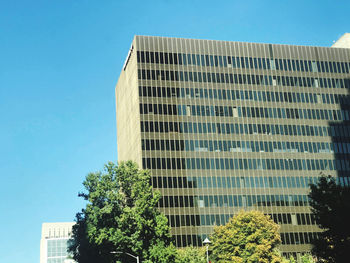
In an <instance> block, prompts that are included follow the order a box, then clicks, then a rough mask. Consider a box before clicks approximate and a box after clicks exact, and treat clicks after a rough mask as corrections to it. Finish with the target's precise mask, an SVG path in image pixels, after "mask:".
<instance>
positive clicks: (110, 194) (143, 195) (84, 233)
mask: <svg viewBox="0 0 350 263" xmlns="http://www.w3.org/2000/svg"><path fill="white" fill-rule="evenodd" d="M149 180H150V175H149V172H148V171H144V170H140V169H138V167H137V165H136V164H135V163H133V162H131V161H128V162H122V163H120V164H119V166H118V167H117V166H116V165H114V164H113V163H108V164H107V165H105V169H104V171H103V172H97V173H90V174H88V175H87V177H86V179H85V181H84V182H83V185H84V187H85V190H86V192H83V193H80V194H79V196H80V197H82V198H84V200H86V201H87V205H86V207H85V209H83V210H82V212H81V213H78V214H77V215H76V221H77V224H76V226H75V227H74V228H73V237H72V239H71V241H70V246H69V250H70V251H71V252H72V254H73V258H74V259H75V260H76V261H77V262H79V263H89V262H102V263H105V262H106V263H109V262H115V261H116V260H121V261H123V262H124V261H125V262H131V259H130V257H128V256H127V255H125V254H111V252H112V251H121V252H128V253H130V254H133V255H138V256H139V257H140V260H141V262H166V261H164V259H166V260H167V262H171V261H174V260H175V254H176V252H175V248H173V247H172V246H169V245H170V244H171V242H170V239H171V235H170V232H169V230H170V229H169V226H168V222H167V218H166V217H165V216H164V215H163V214H161V213H160V212H159V211H158V210H157V209H156V207H157V203H158V201H159V199H160V194H159V193H158V192H155V191H153V190H152V187H151V186H150V185H149Z"/></svg>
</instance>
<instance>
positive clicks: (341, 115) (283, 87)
mask: <svg viewBox="0 0 350 263" xmlns="http://www.w3.org/2000/svg"><path fill="white" fill-rule="evenodd" d="M344 43H346V41H344ZM349 62H350V49H349V48H334V47H329V48H328V47H312V46H292V45H276V44H256V43H242V42H227V41H212V40H194V39H180V38H165V37H149V36H135V38H134V40H133V42H132V45H131V49H130V51H129V54H128V56H127V59H126V61H125V64H124V67H123V70H122V72H121V74H120V78H119V80H118V84H117V86H116V112H117V138H118V158H119V160H120V161H122V160H134V161H135V162H137V163H138V164H139V165H140V167H142V168H145V169H149V170H150V171H151V175H152V185H153V187H154V189H157V190H159V191H160V192H161V194H162V200H161V202H160V203H159V209H160V210H161V211H162V212H163V213H164V214H165V215H166V216H167V217H168V219H169V224H170V225H171V227H172V233H173V235H174V240H175V243H176V245H177V246H187V245H190V244H192V245H194V246H199V245H201V242H202V240H203V239H204V238H205V237H207V236H208V235H209V234H210V233H211V231H212V229H213V226H215V225H220V224H225V223H226V222H227V221H228V219H229V218H230V217H232V216H233V215H234V214H235V213H237V212H238V211H239V210H241V209H244V210H260V211H263V212H264V213H266V214H269V215H271V217H272V218H273V219H274V220H275V221H276V222H277V223H279V224H281V237H282V242H283V245H282V246H281V250H282V251H283V252H284V253H296V252H306V251H309V249H310V245H309V243H310V240H311V239H313V238H315V237H316V236H317V233H318V232H319V231H320V230H319V229H318V227H317V226H316V225H315V222H314V220H313V218H312V216H311V213H310V208H309V206H308V197H307V194H308V191H309V187H308V185H309V183H310V182H316V181H317V178H318V177H319V176H320V173H324V174H330V175H333V176H337V177H338V181H339V183H342V184H347V185H348V184H349V183H350V180H349V179H350V178H349V174H350V163H349V158H348V157H349V153H350V141H349V137H350V126H349V120H350V119H349V118H350V116H349V99H348V92H349V88H350V81H349V79H350V73H349V70H350V63H349Z"/></svg>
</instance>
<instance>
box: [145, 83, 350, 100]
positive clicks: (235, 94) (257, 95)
mask: <svg viewBox="0 0 350 263" xmlns="http://www.w3.org/2000/svg"><path fill="white" fill-rule="evenodd" d="M139 95H140V96H141V97H158V98H173V97H176V98H201V99H204V98H205V99H219V100H245V101H259V102H289V103H314V104H316V103H325V104H332V105H333V104H341V105H349V104H350V99H349V96H348V95H343V94H329V93H299V92H278V91H260V90H230V89H206V88H169V87H167V88H166V87H150V86H148V87H147V86H139Z"/></svg>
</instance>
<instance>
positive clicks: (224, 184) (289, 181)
mask: <svg viewBox="0 0 350 263" xmlns="http://www.w3.org/2000/svg"><path fill="white" fill-rule="evenodd" d="M317 182H318V177H311V176H244V177H239V176H207V177H205V176H186V177H183V176H176V177H171V176H154V177H152V186H153V187H154V188H171V189H176V188H181V189H183V188H200V189H201V188H228V189H232V188H308V187H309V185H310V184H317ZM337 183H338V184H340V185H342V186H350V177H337Z"/></svg>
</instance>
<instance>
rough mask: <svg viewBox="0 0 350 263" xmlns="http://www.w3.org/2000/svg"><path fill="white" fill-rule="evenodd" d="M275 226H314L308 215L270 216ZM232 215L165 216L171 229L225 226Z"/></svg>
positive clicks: (311, 216)
mask: <svg viewBox="0 0 350 263" xmlns="http://www.w3.org/2000/svg"><path fill="white" fill-rule="evenodd" d="M269 216H270V217H271V219H273V221H274V222H275V223H276V224H292V225H315V224H316V223H315V220H314V216H313V215H312V214H309V213H297V214H278V213H277V214H271V215H269ZM232 217H233V214H211V215H167V218H168V222H169V225H170V226H171V227H181V226H215V225H226V223H227V222H228V221H229V220H230V218H232Z"/></svg>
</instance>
